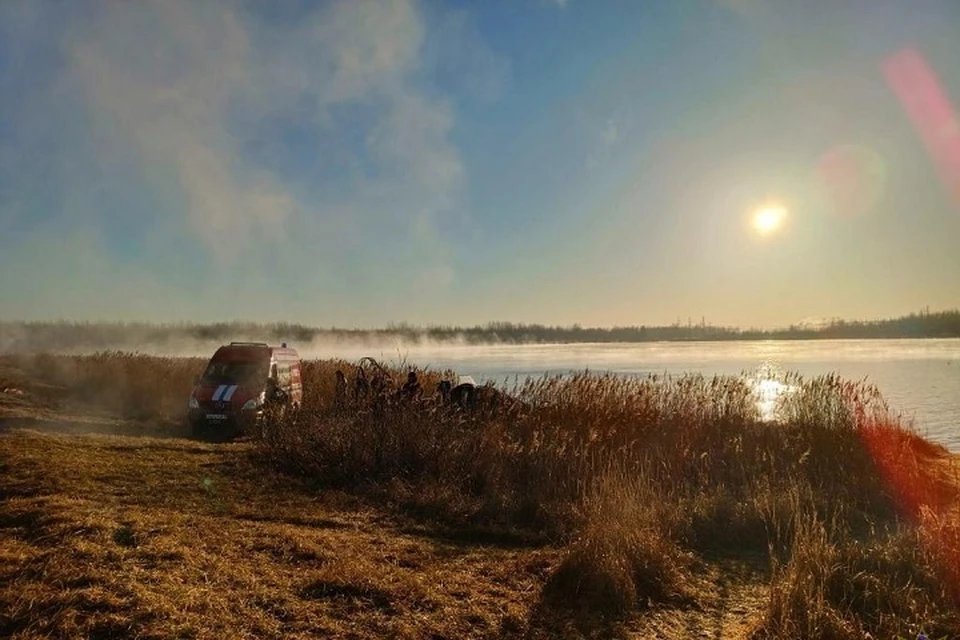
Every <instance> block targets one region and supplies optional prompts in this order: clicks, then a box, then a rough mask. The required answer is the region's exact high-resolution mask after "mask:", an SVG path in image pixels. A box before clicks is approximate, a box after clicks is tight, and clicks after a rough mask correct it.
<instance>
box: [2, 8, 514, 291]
mask: <svg viewBox="0 0 960 640" xmlns="http://www.w3.org/2000/svg"><path fill="white" fill-rule="evenodd" d="M61 7H62V5H60V4H57V5H53V4H50V5H41V4H39V3H32V2H19V3H18V2H12V3H9V4H7V3H5V7H4V9H3V14H2V17H3V20H0V23H3V25H4V27H3V31H2V34H3V35H8V34H7V31H8V30H9V32H10V34H11V36H13V35H15V36H17V41H16V42H13V41H12V40H8V45H7V47H6V49H9V51H6V53H7V54H8V55H7V56H6V57H7V59H8V60H10V61H11V68H14V71H15V72H16V74H20V76H18V77H14V78H12V79H10V78H7V79H8V80H10V82H11V83H19V84H20V85H22V86H23V87H31V86H32V87H33V88H32V89H31V90H30V91H28V92H26V93H11V94H8V95H19V96H20V97H19V98H15V99H14V101H16V103H17V104H15V105H12V106H11V105H10V104H9V102H8V105H7V107H6V108H4V110H3V111H0V114H9V115H10V116H11V121H12V122H15V127H16V129H17V130H18V131H19V133H17V134H16V135H12V136H4V135H3V134H2V132H0V167H9V166H11V165H13V164H16V163H17V161H18V159H20V158H32V159H33V160H31V161H30V163H28V164H29V166H25V167H24V168H23V169H21V173H22V175H19V176H10V175H9V174H8V177H7V180H5V181H4V180H3V179H0V228H8V227H18V226H19V227H22V228H27V229H33V232H34V233H36V234H40V233H45V232H44V231H43V230H42V229H41V227H40V226H39V225H38V224H36V223H35V222H31V219H33V218H36V217H37V216H40V217H49V216H53V217H56V218H59V219H63V220H71V221H73V223H75V226H76V227H77V228H84V227H86V228H89V229H91V230H95V231H96V232H97V235H98V236H99V235H100V234H101V233H107V235H108V236H109V235H110V234H111V233H114V234H116V233H120V231H118V230H119V229H121V228H122V229H126V231H124V233H127V234H132V235H133V236H140V242H139V244H140V245H142V246H143V247H145V248H146V249H148V250H154V251H171V250H173V251H176V252H182V251H186V250H187V248H188V247H191V246H196V247H198V248H199V249H200V250H201V251H202V252H203V253H204V254H207V255H212V256H215V257H216V259H217V260H216V264H218V265H220V268H221V269H222V270H224V271H222V272H223V273H227V272H230V271H231V270H237V269H239V270H240V272H243V271H244V270H246V271H247V272H249V273H253V272H254V270H255V269H261V270H269V269H271V268H274V267H276V266H277V264H278V263H277V261H278V260H280V261H281V262H282V261H287V262H289V260H290V259H291V258H290V256H293V255H295V256H298V257H297V259H298V260H302V261H303V262H306V261H307V260H310V261H311V267H312V268H314V269H317V270H319V271H321V272H324V271H325V272H328V273H330V274H340V275H337V276H335V277H333V279H332V280H331V279H330V278H327V279H326V280H325V281H329V282H334V283H335V282H336V281H338V280H339V281H341V283H343V282H349V281H350V278H354V279H356V278H361V279H363V278H366V279H367V280H370V279H377V278H382V275H379V273H380V270H378V269H377V268H371V269H368V270H365V269H364V268H356V264H355V263H356V260H355V258H354V257H351V252H355V251H362V252H363V253H364V255H365V257H366V258H367V260H368V261H373V262H376V263H384V262H387V263H389V261H390V260H393V259H394V258H397V257H402V258H404V259H405V260H407V261H408V262H410V263H411V264H414V265H415V268H418V269H422V275H423V277H424V278H428V279H430V280H431V281H432V282H450V281H452V279H453V277H454V276H453V275H452V273H453V263H452V260H451V259H450V255H451V251H450V249H449V247H448V246H447V245H449V243H450V239H449V238H448V237H446V235H445V233H443V232H442V231H440V229H443V228H446V227H445V226H444V224H442V223H441V220H443V219H445V216H446V214H448V213H449V212H451V211H453V210H456V211H457V219H461V220H462V215H463V209H462V207H460V206H458V205H459V198H460V193H461V191H462V188H463V186H464V184H465V181H466V175H465V171H464V166H463V163H462V160H461V157H460V153H459V151H458V149H457V148H456V146H455V145H454V144H453V142H452V141H451V134H452V131H453V129H454V127H455V126H456V103H455V101H454V100H453V99H451V97H450V96H448V95H445V94H444V93H443V91H442V90H439V89H438V88H437V87H436V86H435V85H434V84H433V82H432V79H431V77H432V75H431V71H432V69H431V68H429V67H428V66H426V65H431V64H437V63H438V61H439V60H443V59H444V57H443V55H442V51H437V50H435V49H434V50H431V51H430V54H431V55H429V56H427V55H425V51H426V46H425V43H426V42H427V35H428V33H427V31H428V28H429V24H430V21H429V20H428V16H427V14H426V13H425V10H424V8H423V7H422V6H421V5H420V4H419V3H418V2H416V1H415V0H388V1H383V2H381V1H375V0H369V1H368V0H341V1H339V2H331V3H327V4H323V5H313V4H312V3H304V4H302V5H296V4H294V5H282V6H281V5H273V4H272V3H271V4H266V3H265V4H262V5H257V4H254V5H243V4H239V3H233V2H227V1H218V0H210V1H208V2H203V3H195V2H186V1H179V2H178V1H171V2H137V3H132V2H131V3H108V2H103V3H90V4H84V5H82V7H81V5H79V3H78V4H77V5H71V6H70V7H69V8H68V9H61ZM284 7H286V8H291V7H297V8H296V9H295V10H294V11H293V12H292V13H284V9H283V8H284ZM58 12H60V13H58ZM11 25H15V26H11ZM471 33H472V34H473V35H476V34H475V32H471ZM474 45H475V46H473V47H472V49H473V52H474V53H475V55H472V54H469V52H465V51H464V50H463V49H462V48H461V49H460V50H458V53H457V55H458V56H460V59H462V60H464V61H467V62H469V63H470V64H472V65H474V66H476V65H481V66H483V65H486V66H487V67H489V68H492V69H495V68H496V57H495V56H492V54H490V52H489V50H487V49H485V48H484V47H483V46H482V43H480V42H479V40H478V39H476V38H475V41H474ZM0 47H3V45H0ZM38 47H39V48H41V49H42V53H43V55H42V56H40V57H41V58H44V59H46V60H47V63H48V64H47V66H46V67H45V68H46V69H47V72H46V73H45V74H41V75H40V76H39V77H40V79H41V80H42V82H33V83H32V85H31V83H30V82H27V80H25V78H26V77H27V76H28V75H30V74H33V73H35V72H36V69H35V68H33V67H34V66H36V64H38V63H37V62H36V59H37V58H38V57H37V56H35V55H33V54H34V50H35V49H37V48H38ZM44 47H45V48H44ZM477 60H480V62H476V61H477ZM0 73H3V72H0ZM495 75H496V74H492V75H491V76H490V77H491V78H494V77H495ZM3 79H4V78H3V77H2V76H0V80H3ZM497 86H498V85H497V83H496V81H495V79H494V80H490V81H489V82H486V83H485V84H484V85H483V86H481V87H480V88H479V89H477V91H476V92H475V95H479V94H483V95H484V96H485V97H486V98H492V97H493V96H494V95H495V94H496V92H497ZM41 175H42V176H44V180H45V181H46V182H45V183H44V182H43V181H42V180H41V179H40V178H39V177H38V176H41ZM44 189H46V191H47V192H48V193H47V195H46V196H44V197H45V198H47V199H48V200H49V202H47V201H46V200H44V198H39V197H38V195H37V194H38V193H39V192H43V191H44ZM425 227H426V228H431V229H433V232H431V233H424V228H425ZM397 239H400V245H402V246H399V247H397V248H391V246H393V244H395V243H396V240H397ZM392 243H393V244H392ZM109 244H110V243H109V242H107V241H105V242H104V250H105V251H110V250H111V248H110V247H109V246H108V245H109ZM371 245H373V246H377V247H380V246H382V247H383V248H382V249H378V250H377V251H372V250H370V249H369V247H370V246H371ZM271 246H272V247H283V250H282V252H281V253H282V255H279V257H278V254H277V252H276V251H273V250H271V249H270V247H271ZM151 248H152V249H151ZM378 252H379V253H380V254H381V255H377V253H378ZM168 258H169V256H168ZM424 258H425V259H424ZM173 266H174V265H171V268H173ZM214 266H216V265H214ZM281 266H282V265H281ZM303 266H305V265H303V264H301V265H300V267H301V270H302V267H303ZM283 268H284V269H286V270H287V271H288V272H289V271H296V270H297V269H296V267H294V266H292V265H289V264H287V265H286V266H285V267H283ZM234 272H235V273H236V271H234ZM438 273H444V274H447V275H445V276H444V277H437V274H438ZM261 275H262V274H261ZM116 277H122V274H119V273H118V274H117V275H116ZM355 284H357V283H356V282H355ZM331 286H333V285H331Z"/></svg>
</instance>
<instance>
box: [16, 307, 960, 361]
mask: <svg viewBox="0 0 960 640" xmlns="http://www.w3.org/2000/svg"><path fill="white" fill-rule="evenodd" d="M957 337H960V310H956V309H954V310H950V311H941V312H936V313H926V312H924V313H915V314H910V315H908V316H904V317H901V318H895V319H889V320H876V321H845V320H833V321H830V322H827V323H825V324H823V325H821V326H818V327H812V326H791V327H788V328H784V329H773V330H761V329H738V328H732V327H718V326H711V325H708V324H706V323H700V324H687V325H681V324H674V325H672V326H666V327H663V326H661V327H648V326H632V327H612V328H584V327H581V326H579V325H574V326H571V327H559V326H546V325H539V324H515V323H511V322H493V323H490V324H487V325H484V326H476V327H455V326H433V327H416V326H412V325H407V324H400V325H390V326H388V327H386V328H384V329H339V328H327V329H324V328H317V327H309V326H305V325H301V324H289V323H272V324H259V323H253V322H223V323H215V324H191V323H183V324H150V323H123V322H93V323H91V322H67V321H60V322H0V351H71V350H84V351H88V350H107V349H122V350H138V349H155V348H158V347H160V348H164V347H165V348H168V349H170V350H176V349H177V348H178V347H185V348H188V347H189V346H191V345H195V344H199V343H205V344H208V343H211V342H220V343H222V342H229V341H231V340H258V341H266V342H270V343H280V342H288V343H291V345H297V344H299V345H306V344H309V343H313V342H324V343H337V342H341V343H354V344H363V343H368V344H384V343H393V342H397V341H402V342H405V343H411V344H417V343H423V342H440V343H444V342H446V343H454V342H457V343H465V344H496V343H501V344H503V343H505V344H530V343H565V342H654V341H691V340H709V341H718V340H817V339H831V338H832V339H837V338H856V339H864V338H957Z"/></svg>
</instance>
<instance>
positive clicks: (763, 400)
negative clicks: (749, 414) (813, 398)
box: [747, 363, 796, 422]
mask: <svg viewBox="0 0 960 640" xmlns="http://www.w3.org/2000/svg"><path fill="white" fill-rule="evenodd" d="M785 377H786V376H785V373H784V372H783V371H782V370H781V369H780V367H778V366H776V365H774V364H770V363H765V364H762V365H760V366H759V367H757V368H756V369H755V370H754V371H752V372H751V373H750V374H749V375H748V376H747V380H748V382H749V384H750V387H751V388H752V390H753V395H754V398H755V402H756V405H757V411H759V413H760V419H761V420H763V421H764V422H772V421H774V420H776V419H778V418H779V415H778V413H779V408H780V404H781V402H782V401H783V400H784V398H786V396H787V395H789V394H790V393H793V392H794V391H795V390H796V387H795V386H794V385H791V384H787V383H786V382H785Z"/></svg>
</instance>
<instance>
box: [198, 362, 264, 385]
mask: <svg viewBox="0 0 960 640" xmlns="http://www.w3.org/2000/svg"><path fill="white" fill-rule="evenodd" d="M266 377H267V362H264V361H259V362H256V361H254V362H243V361H227V362H211V363H210V364H209V365H208V366H207V370H206V371H205V372H204V373H203V377H202V378H201V379H200V381H201V382H202V383H204V384H242V385H255V384H259V383H261V382H262V381H263V380H265V379H266Z"/></svg>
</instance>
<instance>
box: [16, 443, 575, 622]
mask: <svg viewBox="0 0 960 640" xmlns="http://www.w3.org/2000/svg"><path fill="white" fill-rule="evenodd" d="M0 464H2V465H3V473H4V479H5V482H4V486H3V496H2V498H3V500H2V503H0V636H3V637H13V638H34V637H48V636H49V637H88V638H119V637H140V638H174V637H176V638H226V637H231V638H236V637H258V638H280V637H284V638H300V637H302V638H307V637H310V638H315V637H364V638H366V637H369V638H377V637H406V638H426V637H448V638H460V637H501V636H511V635H517V634H519V633H521V632H522V631H523V628H524V625H525V620H526V617H527V615H526V614H527V610H528V609H529V607H530V606H531V605H532V603H533V602H534V601H535V599H536V594H537V588H538V585H539V584H540V582H542V579H543V578H542V576H543V573H544V572H545V571H546V570H548V569H549V567H550V566H551V565H552V564H554V563H555V561H556V556H557V552H556V551H554V550H552V549H550V548H538V549H532V548H531V549H528V548H499V547H489V546H484V545H478V544H472V543H469V542H466V541H457V542H450V541H447V540H446V539H444V538H442V537H431V536H428V535H411V534H407V533H405V531H406V530H407V528H408V523H406V522H404V521H402V520H396V519H393V518H391V517H389V516H387V515H386V514H384V513H382V512H381V511H380V510H378V509H377V508H376V506H375V505H370V504H367V503H366V502H364V501H363V500H360V499H357V498H355V497H351V496H347V495H344V494H340V493H337V492H324V493H322V494H317V493H316V492H313V491H310V490H309V489H308V488H306V487H304V486H303V485H302V484H301V483H300V482H298V481H295V480H289V479H284V478H282V477H277V476H272V475H264V473H263V470H262V468H261V467H260V466H259V465H258V464H257V463H256V461H255V460H254V459H253V458H252V457H251V449H250V447H249V445H244V444H237V445H220V446H213V445H208V444H197V443H192V442H189V441H179V440H178V441H174V440H151V439H146V438H121V437H99V436H98V437H83V438H78V437H66V436H52V435H39V434H32V433H30V432H12V433H9V434H7V435H5V436H3V437H2V438H0Z"/></svg>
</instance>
